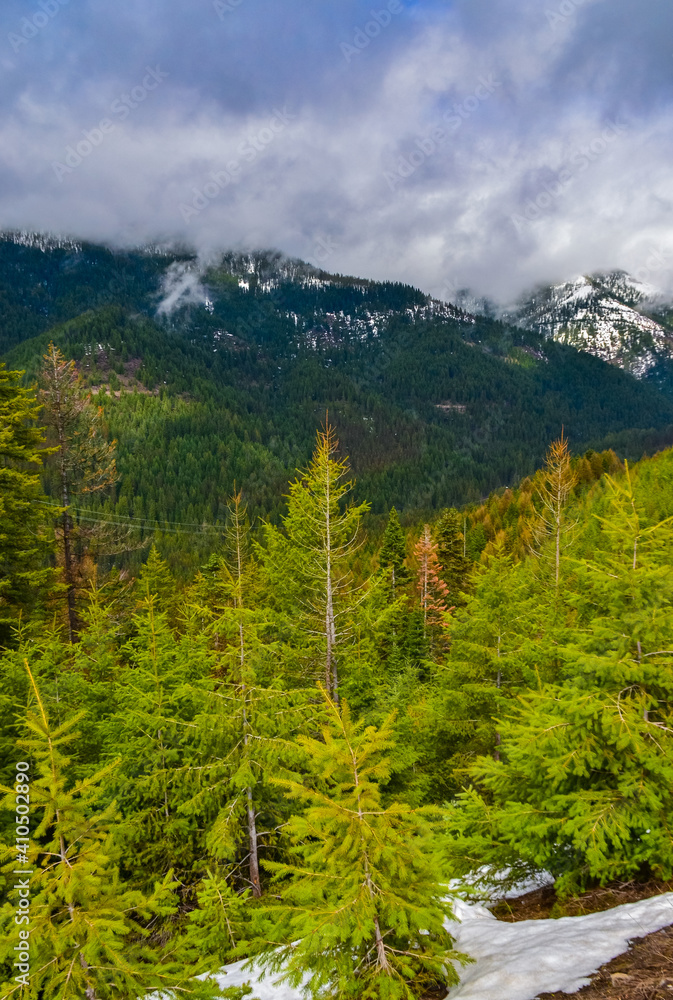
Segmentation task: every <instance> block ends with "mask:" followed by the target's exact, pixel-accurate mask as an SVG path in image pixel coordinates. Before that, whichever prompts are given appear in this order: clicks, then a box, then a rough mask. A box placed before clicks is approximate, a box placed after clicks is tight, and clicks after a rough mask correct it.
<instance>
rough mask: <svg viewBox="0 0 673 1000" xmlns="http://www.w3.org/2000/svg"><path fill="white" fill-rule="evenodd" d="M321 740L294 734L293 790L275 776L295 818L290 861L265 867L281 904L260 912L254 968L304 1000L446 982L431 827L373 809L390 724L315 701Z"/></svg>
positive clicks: (386, 765) (445, 907)
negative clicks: (358, 718)
mask: <svg viewBox="0 0 673 1000" xmlns="http://www.w3.org/2000/svg"><path fill="white" fill-rule="evenodd" d="M326 704H327V711H328V720H327V722H326V724H325V725H324V727H323V731H322V738H321V739H315V738H311V737H300V738H299V741H298V742H299V744H300V746H301V747H302V749H303V751H304V753H305V763H304V766H305V768H306V769H307V771H308V773H307V776H306V779H305V782H304V783H302V782H300V781H297V780H292V779H289V778H288V779H282V778H279V779H277V780H278V781H279V783H281V784H282V786H283V787H284V788H285V789H286V793H287V795H288V796H289V797H290V799H291V800H292V801H293V802H294V803H296V806H297V808H298V809H301V813H299V814H298V815H296V816H294V817H293V818H292V820H291V821H290V824H289V833H290V836H291V839H292V842H293V844H294V851H293V854H294V858H293V859H292V860H291V861H290V862H288V863H281V862H277V863H274V862H270V861H269V862H266V863H265V867H267V868H268V869H269V870H270V871H272V872H273V875H274V883H275V888H276V892H277V894H278V895H279V896H280V897H281V902H280V903H279V904H278V905H277V906H274V907H269V908H268V910H267V912H266V914H265V916H266V919H271V920H272V921H273V926H272V928H271V929H270V930H269V929H268V928H265V931H264V939H265V940H264V942H263V945H262V944H261V943H260V942H258V946H261V947H263V948H264V951H263V954H262V958H261V962H262V965H263V967H264V968H266V969H267V970H269V971H272V972H282V975H281V979H282V980H284V981H287V982H289V983H291V984H292V985H293V986H295V987H296V986H299V985H300V984H301V983H302V982H303V981H304V980H305V978H306V981H307V990H308V992H309V994H310V995H311V996H312V997H315V998H318V997H320V998H328V997H334V998H336V997H352V998H381V1000H397V998H405V1000H411V998H415V997H421V996H423V995H424V994H425V993H426V992H427V991H428V990H433V989H438V988H446V987H447V986H449V985H452V984H454V983H456V982H457V978H458V977H457V975H456V973H455V971H454V968H453V965H452V962H451V960H452V959H455V958H460V956H458V955H457V954H456V953H455V952H454V951H453V950H452V939H451V937H450V935H449V934H448V932H447V931H446V929H445V927H444V923H445V921H446V920H447V919H448V918H450V917H451V907H450V904H449V903H448V902H447V900H446V898H445V896H446V887H445V885H443V884H442V882H443V881H444V879H445V872H444V871H442V869H441V867H440V866H439V863H438V860H437V859H438V852H437V849H436V840H437V831H436V829H435V828H434V825H433V824H432V822H431V821H430V819H429V818H428V816H427V815H426V814H425V813H423V812H421V811H414V810H412V809H411V808H410V807H409V806H406V805H401V804H398V803H394V804H393V805H390V806H388V807H387V808H386V807H384V805H383V802H382V794H381V784H382V783H385V782H386V781H387V779H388V778H389V776H390V761H389V759H388V758H387V757H386V756H385V751H386V750H388V749H390V747H391V730H392V725H393V720H392V718H389V719H388V720H387V722H386V723H385V724H384V725H383V726H382V727H381V728H380V729H379V730H377V729H375V728H374V727H373V726H370V727H368V728H366V729H365V728H364V725H363V724H362V723H356V722H354V721H353V720H352V718H351V715H350V711H349V709H348V705H347V703H345V702H343V703H342V706H341V707H340V706H337V705H336V704H335V702H334V701H333V700H331V699H329V698H327V699H326Z"/></svg>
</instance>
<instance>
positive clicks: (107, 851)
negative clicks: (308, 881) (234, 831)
mask: <svg viewBox="0 0 673 1000" xmlns="http://www.w3.org/2000/svg"><path fill="white" fill-rule="evenodd" d="M26 670H27V672H28V675H29V678H30V684H31V688H32V693H33V696H34V699H35V705H36V707H35V709H34V710H33V709H30V710H29V711H28V713H27V715H26V719H25V726H26V729H27V731H28V735H27V736H25V737H24V738H23V739H21V741H20V745H21V746H22V748H23V750H24V753H25V756H27V757H28V759H29V760H32V761H33V767H34V771H35V772H36V773H35V774H34V775H33V776H32V780H31V781H30V784H29V785H26V786H25V789H24V788H23V787H22V791H24V794H25V795H26V797H27V798H29V800H30V802H31V803H32V805H33V807H36V808H37V809H39V810H40V811H41V813H42V818H41V820H40V822H39V825H38V826H37V827H36V828H35V829H34V831H33V838H34V845H33V846H32V847H31V850H30V853H29V857H28V865H30V867H31V868H37V869H38V870H37V872H35V874H34V875H33V877H32V878H30V879H29V881H30V885H31V897H30V922H29V928H30V935H31V936H30V939H29V941H30V944H29V947H28V950H29V953H30V957H31V962H30V973H31V974H30V976H27V975H26V976H25V977H24V980H23V983H20V982H19V983H18V984H17V980H14V982H12V981H10V980H5V982H4V983H3V985H2V986H0V989H2V996H3V997H8V996H9V995H15V996H16V995H18V996H21V997H25V998H26V1000H29V998H30V1000H37V998H38V997H42V996H50V997H54V998H58V1000H68V998H72V1000H75V998H80V997H82V996H84V995H86V996H87V997H92V998H93V997H95V998H99V1000H107V998H112V997H118V996H125V997H140V996H142V995H144V994H145V993H146V992H147V991H148V990H151V989H157V988H165V987H173V986H181V987H185V986H186V987H187V989H188V992H191V991H190V990H189V980H190V979H191V970H190V971H186V970H185V969H184V968H183V969H182V970H180V968H179V966H177V965H176V963H175V962H174V961H171V956H170V953H169V954H166V955H165V956H162V955H161V954H158V953H157V952H156V951H155V950H154V949H152V948H151V947H150V946H149V945H148V938H149V931H148V929H147V924H148V922H149V921H150V920H152V919H156V918H157V917H165V916H167V915H170V914H172V913H173V912H174V910H175V905H176V901H175V895H174V886H173V885H172V884H171V883H172V874H171V873H167V876H166V878H164V879H163V880H162V881H160V882H158V883H156V884H155V886H154V889H153V891H152V892H151V893H150V894H149V895H143V894H142V893H140V892H138V891H137V890H133V889H130V888H128V887H127V886H125V885H124V883H123V881H122V880H121V878H120V874H119V855H120V851H119V848H118V846H117V845H116V844H115V842H114V839H113V836H112V828H113V824H114V820H115V813H116V809H115V805H114V803H111V804H110V805H109V806H107V807H103V808H101V806H100V803H101V800H102V799H104V798H105V786H106V784H107V782H109V778H110V775H111V773H112V771H113V770H114V767H115V765H114V764H111V765H108V766H107V767H105V768H103V769H102V770H100V771H99V772H97V773H96V774H94V775H92V776H91V777H90V778H87V779H84V780H82V781H77V782H75V784H74V785H72V784H71V783H70V781H69V780H68V772H69V765H70V759H69V757H68V756H66V754H65V752H64V750H65V748H68V747H69V746H72V744H73V743H74V742H75V741H76V740H77V738H78V733H77V732H76V729H75V727H76V726H77V725H78V723H79V722H80V721H81V716H75V717H74V718H71V719H68V720H67V721H65V722H64V723H62V724H61V725H60V726H57V727H53V726H52V725H51V723H50V721H49V717H48V715H47V713H46V711H45V709H44V705H43V703H42V699H41V696H40V692H39V688H38V686H37V684H36V682H35V680H34V678H33V676H32V674H31V672H30V669H29V667H28V664H27V663H26ZM3 790H4V791H5V793H6V796H5V799H4V802H3V805H4V806H5V808H12V807H13V805H14V789H9V788H4V789H3ZM15 866H16V861H15V860H12V861H10V862H9V863H8V865H7V866H6V869H7V870H10V869H12V868H14V867H15ZM15 909H16V903H15V904H12V903H11V902H10V901H8V902H7V903H6V904H5V906H4V907H3V909H2V911H0V920H1V922H2V925H3V945H2V949H1V951H0V956H1V958H2V960H3V961H4V963H6V965H5V968H7V965H9V968H11V963H12V961H13V960H14V956H15V948H14V946H15V942H16V940H17V939H18V935H17V934H16V933H15V925H14V913H15ZM195 971H196V970H195ZM197 989H198V993H199V994H200V995H206V994H205V991H204V990H202V989H201V987H198V988H197ZM210 995H211V996H212V995H215V993H214V991H213V990H210Z"/></svg>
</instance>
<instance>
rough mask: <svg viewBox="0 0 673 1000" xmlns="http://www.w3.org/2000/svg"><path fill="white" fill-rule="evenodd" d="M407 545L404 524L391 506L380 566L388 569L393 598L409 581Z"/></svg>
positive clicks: (387, 575) (384, 534)
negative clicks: (403, 529)
mask: <svg viewBox="0 0 673 1000" xmlns="http://www.w3.org/2000/svg"><path fill="white" fill-rule="evenodd" d="M406 556H407V545H406V538H405V536H404V532H403V531H402V525H401V524H400V519H399V516H398V513H397V511H396V510H395V508H394V507H391V509H390V514H389V515H388V523H387V525H386V530H385V531H384V533H383V544H382V546H381V551H380V552H379V566H380V567H381V568H382V569H384V570H386V571H387V573H386V578H387V579H388V580H389V581H390V590H391V594H392V598H393V600H395V598H396V596H397V591H398V589H399V588H400V587H404V586H405V584H406V583H408V581H409V578H410V574H409V570H408V569H407V565H406Z"/></svg>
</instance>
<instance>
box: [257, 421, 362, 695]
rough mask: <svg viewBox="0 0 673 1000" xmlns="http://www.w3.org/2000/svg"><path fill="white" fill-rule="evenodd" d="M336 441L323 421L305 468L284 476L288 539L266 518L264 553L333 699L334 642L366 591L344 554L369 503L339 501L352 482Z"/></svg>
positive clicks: (345, 631)
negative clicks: (296, 476)
mask: <svg viewBox="0 0 673 1000" xmlns="http://www.w3.org/2000/svg"><path fill="white" fill-rule="evenodd" d="M338 447H339V442H338V440H337V438H336V436H335V433H334V429H333V428H332V427H331V426H330V425H329V424H327V426H326V428H325V430H324V431H320V432H319V433H318V435H317V443H316V448H315V451H314V452H313V458H312V460H311V463H310V465H309V467H308V469H307V470H306V472H304V473H303V475H302V476H301V477H300V478H299V479H297V480H295V482H293V483H291V484H290V493H289V496H288V509H287V514H286V516H285V517H284V518H283V526H284V528H285V531H286V533H287V541H285V540H284V539H283V538H282V536H280V534H279V533H278V532H277V531H274V529H273V528H271V526H269V525H267V526H266V554H265V560H266V564H267V568H268V572H269V577H270V586H271V589H275V590H276V591H278V590H279V589H283V590H284V591H285V594H286V596H287V598H289V599H290V601H291V606H292V608H293V614H294V615H296V609H297V606H300V607H301V608H302V613H301V617H300V618H299V621H300V623H301V628H302V631H303V633H304V636H305V638H306V640H307V644H308V645H309V647H310V653H311V654H312V658H313V660H314V662H316V661H317V662H316V666H317V665H318V663H319V664H320V667H319V669H320V670H321V672H322V675H323V677H324V683H325V686H326V689H327V690H328V691H329V692H330V693H331V694H332V695H333V697H334V698H336V699H337V700H338V697H339V695H338V689H339V669H338V658H339V650H340V647H342V646H343V645H344V644H345V643H346V642H347V641H349V640H352V638H353V622H352V616H353V613H354V609H355V608H356V607H357V605H358V603H359V601H361V600H362V599H363V597H364V595H365V593H366V588H364V587H363V586H360V587H358V586H357V585H356V584H355V582H354V580H353V575H352V572H351V561H352V558H353V556H354V554H355V552H356V551H357V548H358V546H359V533H360V526H361V521H362V518H363V516H364V514H365V512H366V511H367V510H369V504H368V503H361V504H357V505H354V504H350V505H349V504H347V505H346V506H343V503H344V501H345V498H346V497H347V495H348V494H349V493H350V492H351V491H352V489H353V483H352V482H351V481H348V480H345V476H346V474H347V470H348V463H347V461H346V460H345V459H338V458H336V457H335V456H336V453H337V451H338ZM275 600H277V601H278V600H282V596H281V595H279V594H276V597H275ZM316 672H317V671H316Z"/></svg>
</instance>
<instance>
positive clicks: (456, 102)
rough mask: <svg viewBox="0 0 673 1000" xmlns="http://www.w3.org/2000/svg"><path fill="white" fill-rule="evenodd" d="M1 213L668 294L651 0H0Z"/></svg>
mask: <svg viewBox="0 0 673 1000" xmlns="http://www.w3.org/2000/svg"><path fill="white" fill-rule="evenodd" d="M0 74H2V77H1V78H2V86H1V87H0V228H2V229H20V230H25V229H27V230H35V231H40V232H51V233H58V234H64V235H71V236H74V237H77V238H81V239H89V240H94V241H101V242H107V243H110V244H112V245H115V246H132V245H137V244H139V243H147V242H150V243H160V244H163V243H174V242H176V241H178V242H181V243H186V244H188V245H190V246H193V247H194V248H195V249H196V250H198V251H199V253H200V254H201V255H202V256H203V258H204V259H209V257H211V256H212V255H213V254H215V253H216V252H217V251H219V250H223V249H230V248H235V249H263V248H276V249H279V250H281V251H283V252H285V253H287V254H289V255H291V256H297V257H301V258H302V259H304V260H308V261H310V262H311V263H313V264H316V265H318V266H321V267H324V268H325V269H326V270H329V271H333V272H341V273H348V274H355V275H358V276H362V277H371V278H378V279H388V280H400V281H406V282H409V283H411V284H414V285H416V286H418V287H420V288H422V289H423V290H424V291H426V292H430V293H432V294H434V295H437V296H440V297H443V298H448V299H451V298H455V296H456V294H457V293H458V291H459V290H460V289H466V288H467V289H470V290H471V291H472V292H473V293H474V294H475V295H479V296H487V297H489V298H491V299H493V300H495V301H497V302H501V303H508V302H511V301H514V299H515V298H516V297H518V296H519V295H520V294H522V293H523V292H525V291H526V290H528V289H530V288H533V287H534V286H535V285H537V284H539V283H547V282H556V281H563V280H569V279H571V278H573V277H575V276H577V275H578V274H582V273H591V272H594V271H599V270H611V269H615V268H623V269H625V270H627V271H629V272H630V273H632V274H636V275H637V277H638V278H639V279H640V280H641V281H646V282H648V283H650V284H652V285H654V286H655V287H661V288H664V289H666V290H671V289H673V170H672V164H673V129H672V126H673V4H672V3H671V2H670V0H448V2H447V0H444V2H438V0H415V2H412V0H380V2H377V3H374V4H373V5H372V0H366V2H361V0H283V2H282V3H281V2H279V0H214V2H213V0H115V2H114V3H110V2H109V0H3V3H2V8H1V10H0Z"/></svg>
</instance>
